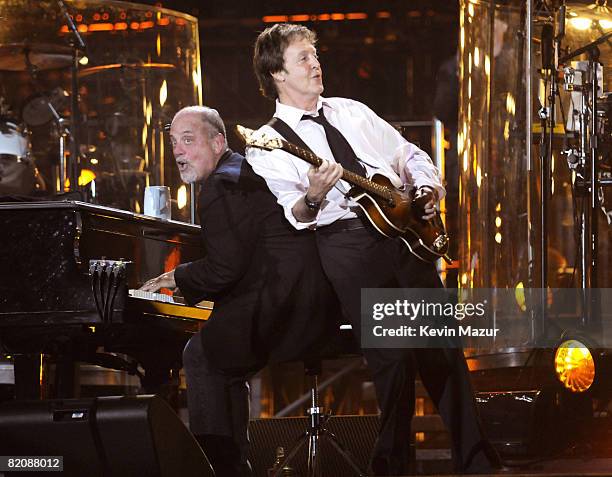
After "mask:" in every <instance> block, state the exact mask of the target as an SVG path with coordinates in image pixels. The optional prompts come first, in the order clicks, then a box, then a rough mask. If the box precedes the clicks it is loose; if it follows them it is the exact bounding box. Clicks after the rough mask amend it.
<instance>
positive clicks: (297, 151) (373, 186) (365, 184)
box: [280, 139, 393, 201]
mask: <svg viewBox="0 0 612 477" xmlns="http://www.w3.org/2000/svg"><path fill="white" fill-rule="evenodd" d="M280 142H281V144H282V149H283V150H284V151H287V152H288V153H290V154H293V155H294V156H298V157H299V158H301V159H303V160H305V161H306V162H308V163H310V164H312V165H313V166H316V167H319V166H320V165H321V164H322V162H323V159H321V158H320V157H319V156H317V155H316V154H314V153H313V152H311V151H307V150H306V149H302V148H301V147H298V146H296V145H295V144H291V143H289V142H287V141H285V140H282V139H281V140H280ZM342 178H343V179H344V180H346V181H347V182H349V183H350V184H353V185H356V186H358V187H361V188H362V189H363V190H366V191H368V192H371V193H373V194H376V195H377V196H379V197H382V198H383V199H385V200H388V201H393V193H392V192H391V189H389V188H388V187H385V186H382V185H380V184H377V183H376V182H374V181H371V180H369V179H366V178H365V177H363V176H360V175H359V174H355V173H354V172H352V171H349V170H347V169H344V168H342Z"/></svg>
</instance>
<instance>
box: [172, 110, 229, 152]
mask: <svg viewBox="0 0 612 477" xmlns="http://www.w3.org/2000/svg"><path fill="white" fill-rule="evenodd" d="M188 113H195V114H198V115H199V116H200V119H201V120H202V122H203V123H204V124H205V125H206V126H208V128H209V133H210V137H211V138H212V137H214V136H215V135H217V134H222V135H223V139H224V141H225V149H227V133H226V131H225V124H224V123H223V119H221V116H220V115H219V111H217V110H216V109H213V108H209V107H208V106H186V107H184V108H183V109H181V110H180V111H178V112H177V113H176V114H175V115H174V118H173V119H172V122H174V120H175V119H176V118H177V117H179V115H182V114H188Z"/></svg>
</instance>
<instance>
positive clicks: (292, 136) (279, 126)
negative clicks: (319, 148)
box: [268, 117, 314, 154]
mask: <svg viewBox="0 0 612 477" xmlns="http://www.w3.org/2000/svg"><path fill="white" fill-rule="evenodd" d="M268 126H270V127H271V128H272V129H274V130H275V131H276V132H277V133H279V134H280V135H281V136H283V139H285V140H286V141H289V142H292V143H293V144H295V145H296V146H299V147H301V148H302V149H306V150H307V151H310V152H312V153H313V154H314V152H313V151H312V149H310V148H309V147H308V146H307V145H306V143H305V142H304V141H302V138H301V137H300V136H298V135H297V133H296V132H295V131H294V130H293V129H291V127H290V126H289V125H288V124H287V123H286V122H285V121H283V120H282V119H281V118H277V117H273V118H272V119H270V121H268Z"/></svg>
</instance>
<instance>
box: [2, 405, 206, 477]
mask: <svg viewBox="0 0 612 477" xmlns="http://www.w3.org/2000/svg"><path fill="white" fill-rule="evenodd" d="M0 455H4V456H6V455H15V456H63V458H64V464H63V465H64V470H63V472H62V473H61V475H64V476H74V477H84V476H88V477H98V476H100V477H142V476H147V477H174V476H177V475H180V476H181V477H191V476H193V477H196V476H197V477H208V476H213V475H214V474H213V471H212V469H211V467H210V464H209V462H208V459H207V458H206V456H205V455H204V452H203V451H202V449H201V448H200V447H199V445H198V443H197V442H196V440H195V439H194V437H193V436H192V435H191V433H190V432H189V430H188V429H187V428H186V427H185V426H184V424H183V423H182V422H181V420H180V419H179V417H178V416H177V415H176V413H175V412H174V411H173V410H172V408H171V407H170V406H169V405H168V404H167V403H166V402H165V401H164V400H162V399H161V398H158V397H156V396H133V397H100V398H95V399H81V400H79V399H70V400H50V401H25V402H18V401H17V402H9V403H4V404H2V405H0ZM15 475H19V476H20V477H24V476H25V475H27V474H26V473H24V472H19V473H18V474H17V473H15ZM31 475H32V474H31ZM45 475H46V474H45Z"/></svg>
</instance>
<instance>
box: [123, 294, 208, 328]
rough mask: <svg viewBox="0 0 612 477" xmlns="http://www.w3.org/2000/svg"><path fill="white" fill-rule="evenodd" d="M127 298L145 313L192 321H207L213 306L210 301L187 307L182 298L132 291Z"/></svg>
mask: <svg viewBox="0 0 612 477" xmlns="http://www.w3.org/2000/svg"><path fill="white" fill-rule="evenodd" d="M128 296H129V297H130V298H132V304H133V305H134V306H135V307H136V308H139V309H140V310H141V311H143V312H145V313H153V314H162V315H173V316H177V317H180V318H190V319H194V320H207V319H208V318H209V317H210V314H211V312H212V309H213V306H214V303H213V302H212V301H201V302H200V303H198V304H197V305H196V306H188V305H186V304H185V300H183V298H182V297H175V296H170V295H165V294H163V293H152V292H145V291H142V290H134V289H130V290H128Z"/></svg>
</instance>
